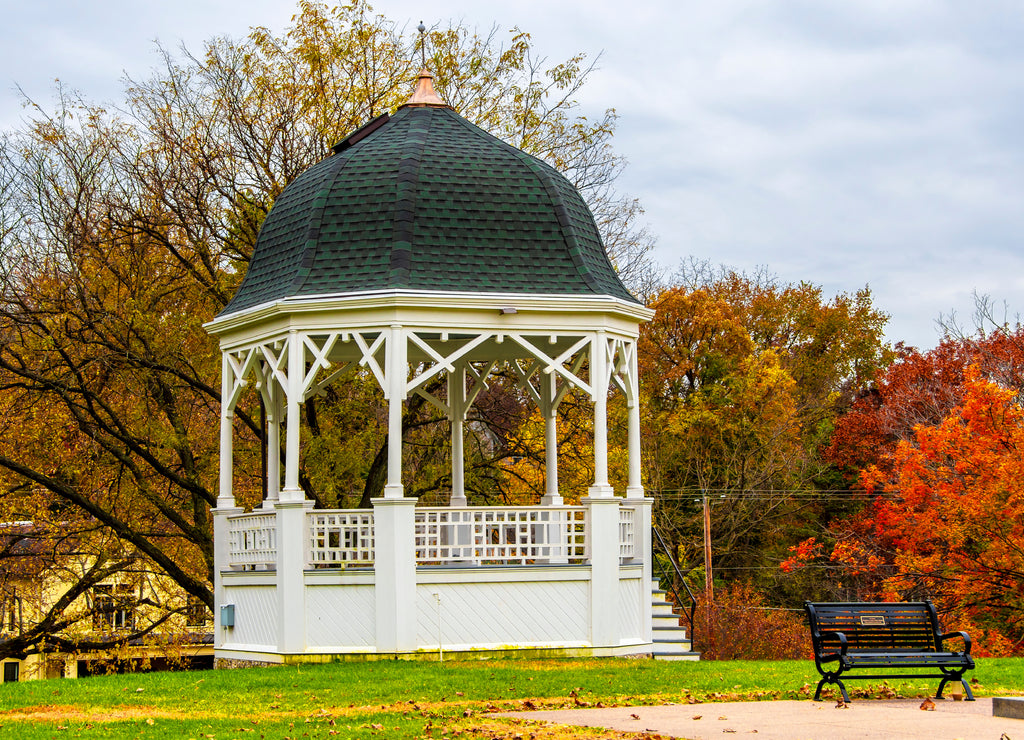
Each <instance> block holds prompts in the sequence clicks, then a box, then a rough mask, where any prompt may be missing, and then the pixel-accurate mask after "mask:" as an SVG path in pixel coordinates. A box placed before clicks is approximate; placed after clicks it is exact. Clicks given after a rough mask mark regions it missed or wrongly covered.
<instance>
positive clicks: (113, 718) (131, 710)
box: [0, 704, 186, 722]
mask: <svg viewBox="0 0 1024 740" xmlns="http://www.w3.org/2000/svg"><path fill="white" fill-rule="evenodd" d="M185 716H186V715H184V714H183V713H181V712H171V711H168V710H166V709H158V708H157V707H149V706H132V707H129V706H125V705H122V706H118V707H104V708H102V709H99V708H94V709H82V708H81V707H75V706H66V705H60V704H42V705H40V706H36V707H21V708H20V709H9V710H7V711H6V712H0V718H2V719H5V720H9V721H12V722H123V721H125V720H129V719H182V718H184V717H185Z"/></svg>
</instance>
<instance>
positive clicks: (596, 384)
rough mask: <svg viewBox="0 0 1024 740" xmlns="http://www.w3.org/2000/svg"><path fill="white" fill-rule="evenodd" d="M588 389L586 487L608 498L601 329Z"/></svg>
mask: <svg viewBox="0 0 1024 740" xmlns="http://www.w3.org/2000/svg"><path fill="white" fill-rule="evenodd" d="M590 387H591V388H592V390H593V399H594V485H592V486H591V487H590V496H592V497H595V498H600V497H602V496H608V497H611V495H612V487H611V485H610V484H609V483H608V339H607V337H606V335H605V331H604V329H598V330H597V334H596V336H594V338H593V340H592V341H591V343H590ZM616 542H618V535H616Z"/></svg>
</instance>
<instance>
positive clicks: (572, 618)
mask: <svg viewBox="0 0 1024 740" xmlns="http://www.w3.org/2000/svg"><path fill="white" fill-rule="evenodd" d="M311 506H312V504H311V502H295V503H285V502H273V503H271V504H268V508H266V509H259V510H255V511H253V512H250V513H243V512H242V511H241V510H240V509H225V508H220V509H217V510H216V511H215V515H216V519H215V522H216V523H215V526H216V534H215V537H216V547H217V562H218V563H226V564H227V567H226V568H222V569H221V570H220V571H219V573H218V574H217V583H216V589H217V599H218V603H219V605H220V614H219V618H218V623H217V629H216V656H217V660H218V664H219V665H233V664H240V663H241V664H245V663H282V662H284V663H291V662H304V661H322V660H330V659H334V658H342V657H354V656H366V657H374V656H377V657H384V656H388V657H414V656H417V655H435V656H438V655H439V654H441V653H450V652H462V653H465V652H470V651H471V652H473V653H478V654H481V655H489V654H491V653H492V652H505V651H513V650H515V651H524V650H525V651H541V652H543V653H544V654H556V655H557V654H564V655H623V654H642V653H650V652H651V650H652V643H651V639H652V638H651V563H650V552H651V549H650V539H649V533H650V531H651V530H650V499H646V498H620V497H591V498H586V499H584V500H583V502H582V505H581V506H578V507H577V506H554V505H551V506H532V507H441V508H424V507H418V506H416V505H415V501H414V500H412V499H405V498H391V499H388V498H382V499H376V500H375V501H374V508H373V509H368V510H350V509H349V510H332V511H328V510H314V509H312V508H311ZM594 543H598V545H599V546H598V547H594Z"/></svg>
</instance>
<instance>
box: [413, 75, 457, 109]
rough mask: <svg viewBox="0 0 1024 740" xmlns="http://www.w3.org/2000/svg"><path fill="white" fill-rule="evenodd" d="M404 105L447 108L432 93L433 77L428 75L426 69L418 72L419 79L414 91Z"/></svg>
mask: <svg viewBox="0 0 1024 740" xmlns="http://www.w3.org/2000/svg"><path fill="white" fill-rule="evenodd" d="M405 104H406V105H443V106H445V107H447V106H448V104H447V103H445V102H444V101H443V100H442V99H441V96H440V95H438V94H437V93H436V92H435V91H434V75H432V74H430V72H428V71H427V68H426V67H424V68H423V69H421V70H420V76H419V79H417V80H416V89H415V90H413V93H412V97H411V98H409V99H408V100H407V101H406V102H405Z"/></svg>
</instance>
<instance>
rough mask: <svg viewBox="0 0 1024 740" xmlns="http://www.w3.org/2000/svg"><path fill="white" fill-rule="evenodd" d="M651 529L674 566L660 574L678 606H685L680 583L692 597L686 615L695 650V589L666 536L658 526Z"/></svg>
mask: <svg viewBox="0 0 1024 740" xmlns="http://www.w3.org/2000/svg"><path fill="white" fill-rule="evenodd" d="M651 530H652V531H653V532H654V544H655V546H656V547H657V548H658V549H659V550H661V554H662V555H664V556H665V560H666V561H667V562H668V564H669V565H671V566H672V571H671V572H666V571H665V570H664V569H663V570H662V573H661V574H659V575H660V576H665V577H666V578H667V580H668V582H669V588H670V593H671V594H672V598H673V600H674V602H675V604H676V606H678V607H679V608H680V609H683V608H684V607H683V600H682V598H681V596H680V593H679V584H682V586H683V588H684V589H686V595H687V596H688V597H689V599H690V609H689V611H688V612H685V616H686V619H687V621H688V622H689V623H690V649H691V650H693V649H694V648H695V647H696V645H697V632H696V627H695V623H694V614H696V612H697V598H696V597H695V596H694V595H693V591H691V590H690V585H689V584H688V583H687V582H686V578H685V576H684V573H683V571H682V569H681V568H680V567H679V563H678V562H676V557H675V554H674V553H673V552H672V550H671V548H670V547H669V546H668V544H667V543H666V542H665V540H664V538H662V536H661V532H659V531H658V528H657V527H651ZM654 563H655V564H657V563H658V558H654ZM658 580H659V581H661V578H660V577H659V579H658Z"/></svg>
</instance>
